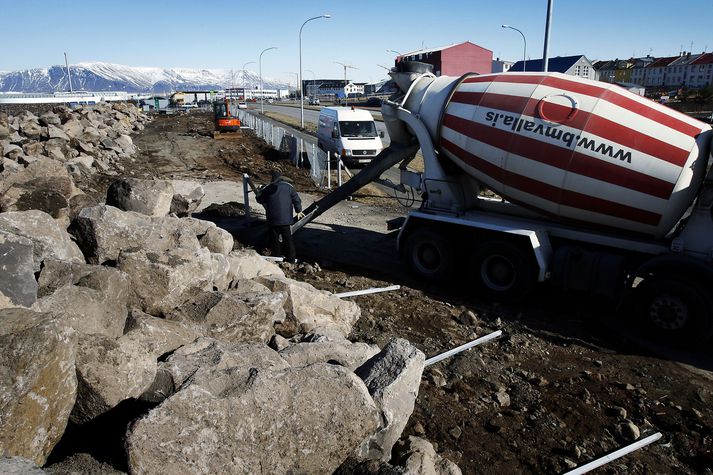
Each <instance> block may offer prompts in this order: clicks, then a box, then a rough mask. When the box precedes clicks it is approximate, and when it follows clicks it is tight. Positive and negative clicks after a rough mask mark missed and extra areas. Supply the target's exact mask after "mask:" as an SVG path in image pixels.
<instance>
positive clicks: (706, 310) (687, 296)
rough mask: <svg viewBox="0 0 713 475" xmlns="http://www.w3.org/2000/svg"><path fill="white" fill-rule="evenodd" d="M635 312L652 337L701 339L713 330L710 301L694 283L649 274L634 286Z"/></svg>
mask: <svg viewBox="0 0 713 475" xmlns="http://www.w3.org/2000/svg"><path fill="white" fill-rule="evenodd" d="M634 296H635V299H634V304H635V308H634V311H635V315H636V317H637V319H638V320H639V321H640V323H641V324H642V325H643V326H644V328H645V329H646V330H647V331H648V332H649V333H650V334H651V335H652V336H654V337H657V338H663V339H667V340H671V341H674V342H676V343H685V342H691V341H696V342H701V341H705V340H707V339H708V338H710V337H711V333H713V315H712V313H713V305H712V303H711V300H710V299H709V298H707V297H706V294H705V293H704V292H703V291H702V290H701V289H700V288H699V287H698V286H697V285H695V284H693V283H690V282H687V281H685V280H681V279H672V278H668V277H656V276H653V277H650V278H648V279H644V281H643V282H642V283H641V284H640V285H639V286H637V287H636V288H635V289H634Z"/></svg>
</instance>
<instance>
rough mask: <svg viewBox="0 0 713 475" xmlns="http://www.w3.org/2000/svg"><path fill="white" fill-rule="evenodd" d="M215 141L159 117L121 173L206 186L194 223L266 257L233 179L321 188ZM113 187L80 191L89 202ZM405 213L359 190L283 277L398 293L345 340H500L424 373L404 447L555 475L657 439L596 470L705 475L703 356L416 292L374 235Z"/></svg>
mask: <svg viewBox="0 0 713 475" xmlns="http://www.w3.org/2000/svg"><path fill="white" fill-rule="evenodd" d="M212 131H213V127H212V121H211V116H210V115H208V114H205V113H200V112H195V113H190V114H184V115H179V116H157V117H156V118H155V120H154V121H153V122H152V123H151V124H149V125H148V126H147V128H146V129H145V130H144V131H142V132H141V133H139V134H138V135H137V136H136V137H135V143H136V145H138V147H139V148H140V152H138V153H137V155H136V156H135V159H134V160H133V161H131V162H127V163H126V165H125V170H123V171H122V172H121V174H122V175H126V176H135V177H143V178H148V177H155V178H162V179H189V180H200V181H202V182H205V183H206V185H205V186H206V191H207V194H206V198H205V199H204V205H203V206H202V209H201V212H200V213H199V214H198V217H202V218H205V219H212V220H214V221H216V222H217V223H218V224H219V225H221V226H223V227H225V228H227V229H229V230H230V231H231V232H233V234H234V236H235V237H236V246H254V247H255V248H257V249H258V250H259V251H263V248H264V232H265V226H264V223H263V222H262V221H261V220H260V219H259V215H261V214H262V212H263V210H262V207H260V206H259V205H255V204H254V202H253V203H252V204H253V210H254V211H255V212H257V215H258V218H257V219H256V220H254V221H253V222H252V223H251V226H250V227H247V226H245V223H246V220H245V219H244V203H243V198H242V186H241V185H240V182H241V181H242V177H243V174H244V173H248V174H250V176H251V177H253V180H254V181H255V183H256V184H260V183H266V182H268V181H269V176H270V172H271V171H272V170H275V169H278V170H280V171H281V173H282V174H283V175H285V176H287V177H289V178H290V179H291V180H292V181H293V182H294V184H295V187H296V188H297V190H298V191H299V192H300V194H301V196H302V197H303V200H304V201H305V204H306V203H309V202H310V201H311V200H313V199H317V198H319V197H320V196H322V195H323V194H324V191H321V190H319V189H318V188H317V187H316V186H315V185H314V183H313V181H312V179H311V178H310V176H309V173H308V171H307V170H302V169H296V168H294V167H293V166H292V165H291V164H290V163H289V162H287V161H286V160H285V158H284V157H283V156H282V155H281V154H279V153H278V152H276V151H275V150H272V149H271V148H269V147H268V146H267V145H266V144H265V143H264V142H263V141H262V140H260V139H257V138H256V137H255V136H253V135H252V134H251V133H250V132H249V131H244V133H243V134H242V135H241V137H239V138H238V139H236V140H214V139H212V138H211V134H212ZM110 180H111V177H104V178H101V179H97V180H96V181H95V182H93V183H85V184H84V185H85V188H88V189H90V191H92V190H93V195H94V196H95V197H96V199H97V200H99V199H101V197H102V194H103V193H104V192H105V189H106V186H108V183H109V182H110ZM414 206H418V203H415V204H414ZM406 211H407V209H406V208H404V207H403V206H402V205H401V204H400V203H399V202H397V200H395V199H394V198H392V197H384V196H375V195H373V194H370V193H368V192H367V193H363V194H357V195H356V196H355V197H354V199H353V200H351V201H346V202H343V203H341V204H340V205H339V206H337V207H335V208H334V209H332V210H330V211H329V212H328V213H325V214H324V215H323V216H321V217H320V218H319V219H318V220H317V222H316V223H314V224H312V225H310V226H309V227H307V228H305V229H303V230H302V231H300V232H299V233H298V234H297V235H296V243H297V248H298V258H299V259H300V261H301V262H299V263H298V264H295V265H289V264H285V265H284V269H285V271H286V273H287V274H288V275H289V276H290V277H294V278H297V279H300V280H304V281H306V282H309V283H311V284H312V285H314V286H315V287H317V288H320V289H324V290H328V291H332V292H344V291H348V290H358V289H365V288H371V287H381V286H386V285H392V284H400V285H401V289H400V290H397V291H392V292H387V293H380V294H372V295H366V296H360V297H355V301H356V302H358V304H359V305H360V307H361V310H362V317H361V319H360V320H359V321H358V323H357V324H356V326H355V328H354V330H353V333H352V335H351V337H352V339H353V340H359V341H366V342H373V343H377V344H379V345H384V344H385V343H386V342H387V341H389V340H390V339H392V338H397V337H398V338H405V339H408V340H409V341H411V342H412V343H413V344H415V345H416V346H417V347H418V348H420V349H421V350H422V351H423V352H424V353H425V354H426V356H427V357H430V356H434V355H436V354H439V353H441V352H443V351H445V350H448V349H450V348H453V347H455V346H458V345H461V344H463V343H466V342H468V341H470V340H473V339H475V338H476V337H478V336H482V335H485V334H488V333H490V332H492V331H495V330H502V331H503V336H502V337H501V338H499V339H497V340H495V341H493V342H490V343H486V344H484V345H483V346H480V347H477V348H475V349H472V350H469V351H466V352H464V353H461V354H460V355H458V356H455V357H452V358H449V359H447V360H444V361H443V362H441V363H437V364H435V365H432V366H430V367H428V368H427V369H426V370H425V372H424V376H423V381H422V384H421V387H420V391H419V395H418V399H417V402H416V407H415V410H414V413H413V415H412V416H411V419H410V421H409V423H408V425H407V427H406V430H405V432H404V436H408V435H420V436H422V437H425V438H427V439H428V440H430V441H431V442H433V443H434V445H435V446H436V447H437V450H438V451H439V452H440V453H441V454H443V455H445V456H446V457H448V458H450V459H451V460H453V461H454V462H456V463H457V464H458V465H459V466H460V468H461V469H462V470H463V473H468V474H473V473H484V474H485V473H560V472H565V471H567V470H568V469H571V468H573V467H575V466H577V465H581V464H584V463H585V462H587V461H589V460H592V459H595V458H598V457H599V456H602V455H604V454H607V453H609V452H611V451H613V450H615V449H618V448H620V447H622V446H624V445H627V444H629V443H630V442H632V441H633V440H634V439H636V438H638V437H644V436H646V435H650V434H653V433H655V432H661V433H662V434H663V438H662V439H661V440H659V441H658V442H655V443H654V444H653V445H651V446H648V447H646V448H644V449H642V450H639V451H637V452H635V453H633V454H630V455H628V456H626V457H624V458H621V459H619V460H616V461H614V462H612V463H611V464H609V465H607V466H605V467H604V468H602V469H599V473H617V474H625V473H626V474H631V473H713V411H712V410H711V405H712V404H713V376H712V375H713V373H711V372H710V370H712V369H713V357H712V356H711V352H710V349H709V347H710V345H707V346H704V347H698V348H676V349H670V348H668V347H667V346H666V345H664V344H661V343H656V344H654V343H649V342H648V341H647V340H645V339H643V338H641V337H640V336H639V335H638V333H637V332H636V329H635V328H631V325H629V324H628V322H627V321H626V318H625V317H626V315H621V314H617V313H616V312H615V311H614V310H613V309H612V308H611V307H609V306H607V305H604V304H599V303H597V302H593V301H591V300H588V299H587V298H585V297H584V296H581V295H570V294H560V293H558V292H557V291H555V290H553V289H549V288H547V287H543V288H541V289H539V290H538V292H536V295H535V296H533V297H532V298H530V299H528V300H527V301H525V302H523V303H521V304H518V305H515V306H500V305H497V304H495V303H493V302H489V301H487V300H484V299H481V298H479V297H478V295H476V294H474V292H473V291H472V290H471V289H469V287H468V285H467V282H466V280H465V279H462V280H461V282H458V281H456V282H452V283H449V284H445V285H438V286H437V285H432V284H427V283H425V282H422V281H419V280H417V279H415V278H413V277H412V276H411V274H410V273H409V272H408V269H407V268H406V266H405V264H404V263H403V262H402V261H401V260H400V259H399V256H398V254H397V252H396V244H395V243H396V241H395V234H393V233H388V232H387V231H386V224H385V222H386V220H387V219H390V218H393V217H397V216H403V215H404V214H405V213H406ZM368 469H369V467H360V468H359V469H358V471H361V472H368ZM345 471H347V472H350V471H357V469H356V468H354V467H349V468H346V467H345Z"/></svg>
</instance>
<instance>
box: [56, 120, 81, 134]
mask: <svg viewBox="0 0 713 475" xmlns="http://www.w3.org/2000/svg"><path fill="white" fill-rule="evenodd" d="M61 128H62V131H63V132H64V133H65V134H67V136H69V137H70V138H73V139H76V138H78V137H80V136H81V135H82V132H83V131H84V126H82V123H81V122H79V121H78V120H77V119H74V118H72V119H69V120H67V121H66V122H64V123H63V124H62V127H61Z"/></svg>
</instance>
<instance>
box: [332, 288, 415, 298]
mask: <svg viewBox="0 0 713 475" xmlns="http://www.w3.org/2000/svg"><path fill="white" fill-rule="evenodd" d="M400 288H401V286H400V285H390V286H388V287H373V288H371V289H364V290H352V291H351V292H342V293H339V294H334V296H335V297H339V298H340V299H343V298H345V297H356V296H358V295H369V294H376V293H379V292H390V291H392V290H399V289H400Z"/></svg>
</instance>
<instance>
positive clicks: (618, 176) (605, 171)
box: [443, 114, 674, 199]
mask: <svg viewBox="0 0 713 475" xmlns="http://www.w3.org/2000/svg"><path fill="white" fill-rule="evenodd" d="M443 125H444V126H446V127H448V128H450V129H452V130H455V131H456V132H458V133H460V134H463V135H466V136H468V137H470V138H473V139H475V140H478V141H480V142H483V143H486V144H488V145H491V146H493V147H496V148H499V149H502V150H505V151H509V152H510V153H514V154H516V155H521V156H523V157H527V158H529V159H530V160H534V161H537V162H540V163H545V164H547V165H550V166H553V167H556V168H559V169H562V170H566V171H568V172H571V173H576V174H578V175H583V176H587V177H590V178H594V179H595V180H601V181H604V182H607V183H612V184H614V185H619V186H622V187H624V188H628V189H631V190H635V191H638V192H641V193H646V194H647V195H651V196H656V197H657V198H663V199H668V198H669V197H670V196H671V192H672V191H673V187H674V184H673V183H669V182H667V181H664V180H660V179H658V178H654V177H651V176H649V175H647V174H645V173H640V172H637V171H634V170H629V169H627V168H624V167H620V166H618V165H615V164H613V163H608V162H605V161H603V160H599V159H596V158H593V157H590V156H588V155H584V154H582V153H578V152H574V153H573V152H572V150H569V149H566V148H564V147H558V146H556V145H552V144H549V143H547V142H541V141H539V140H536V139H532V138H529V137H524V136H521V135H514V134H512V133H511V132H509V131H505V130H500V129H496V128H495V127H490V126H488V125H483V124H479V123H477V122H472V121H469V120H466V119H463V118H460V117H456V116H454V115H450V114H446V115H445V116H444V117H443Z"/></svg>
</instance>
